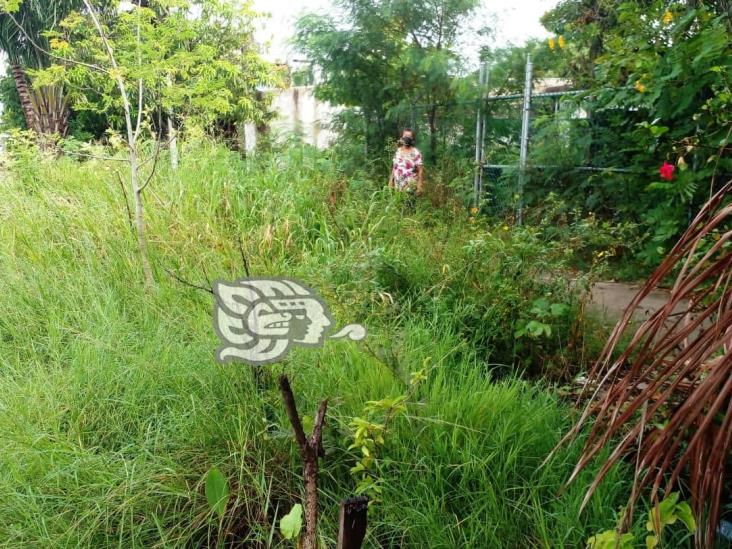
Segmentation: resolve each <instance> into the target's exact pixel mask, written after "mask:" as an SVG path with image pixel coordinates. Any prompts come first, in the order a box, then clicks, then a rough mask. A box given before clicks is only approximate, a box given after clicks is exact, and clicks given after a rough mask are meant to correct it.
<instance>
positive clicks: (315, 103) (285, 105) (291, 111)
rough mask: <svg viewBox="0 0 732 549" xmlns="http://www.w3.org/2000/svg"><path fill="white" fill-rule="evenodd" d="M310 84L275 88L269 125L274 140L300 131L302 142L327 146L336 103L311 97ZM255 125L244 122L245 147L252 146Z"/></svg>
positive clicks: (313, 95)
mask: <svg viewBox="0 0 732 549" xmlns="http://www.w3.org/2000/svg"><path fill="white" fill-rule="evenodd" d="M314 91H315V88H314V87H313V86H293V87H291V88H287V89H284V90H277V91H275V92H273V93H274V98H273V100H272V110H273V111H274V112H275V114H276V117H275V119H274V120H273V121H272V122H271V123H270V125H269V129H270V132H271V133H272V135H273V136H274V138H275V139H277V140H284V139H286V138H288V137H290V136H292V135H300V136H301V137H302V139H303V141H304V142H305V143H308V144H310V145H314V146H316V147H318V148H320V149H324V148H327V147H328V146H329V145H330V144H331V143H332V142H333V139H334V138H335V133H334V132H333V131H332V130H331V129H330V125H331V122H332V120H333V116H334V115H335V114H336V113H337V112H338V110H339V109H338V108H337V107H333V106H332V105H330V104H329V103H325V102H323V101H319V100H318V99H316V98H315V93H314ZM256 135H257V132H256V127H255V125H254V124H247V125H246V127H245V129H244V136H245V142H246V148H247V150H252V149H254V148H255V147H256Z"/></svg>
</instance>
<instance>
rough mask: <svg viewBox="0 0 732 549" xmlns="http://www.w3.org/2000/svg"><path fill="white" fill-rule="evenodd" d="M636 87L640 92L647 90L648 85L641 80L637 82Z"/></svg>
mask: <svg viewBox="0 0 732 549" xmlns="http://www.w3.org/2000/svg"><path fill="white" fill-rule="evenodd" d="M635 89H636V90H638V91H639V92H640V93H645V92H646V86H645V84H643V82H641V81H640V80H638V81H637V82H636V83H635Z"/></svg>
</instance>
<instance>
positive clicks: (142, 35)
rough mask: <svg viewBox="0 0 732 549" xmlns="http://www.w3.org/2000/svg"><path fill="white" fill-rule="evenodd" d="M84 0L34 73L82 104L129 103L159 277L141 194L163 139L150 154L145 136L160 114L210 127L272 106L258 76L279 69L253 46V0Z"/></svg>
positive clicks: (129, 132)
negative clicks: (241, 1)
mask: <svg viewBox="0 0 732 549" xmlns="http://www.w3.org/2000/svg"><path fill="white" fill-rule="evenodd" d="M83 4H84V9H83V10H82V11H80V12H72V13H70V14H69V15H68V17H66V18H65V19H64V20H63V21H62V22H61V23H60V24H59V25H58V30H54V31H51V32H47V33H46V36H47V37H48V39H49V46H50V47H51V50H52V52H53V57H54V59H55V61H56V62H55V63H53V64H51V65H50V66H48V67H46V68H44V69H42V70H37V71H34V72H33V76H34V78H35V81H36V84H37V85H58V84H72V87H73V90H74V92H73V93H72V94H70V97H71V99H72V100H73V101H74V103H75V105H77V108H80V109H83V108H86V109H90V110H93V111H95V112H99V113H117V112H122V113H123V116H122V118H123V128H124V141H125V145H126V150H127V160H128V165H129V187H130V191H131V195H132V199H133V201H134V211H135V216H134V217H135V219H134V222H135V230H136V234H137V241H138V246H139V250H140V258H141V264H142V270H143V273H144V278H145V282H146V284H147V285H148V286H151V285H152V283H153V272H152V265H151V262H150V258H149V254H148V244H147V240H146V237H145V216H144V213H143V201H142V195H143V192H144V190H145V188H146V187H147V185H148V184H149V183H150V181H151V180H152V177H153V174H154V170H155V162H156V160H157V158H158V152H159V150H160V147H161V143H160V141H159V140H157V144H156V147H155V152H154V154H153V156H152V157H148V158H144V150H145V149H144V147H142V145H141V144H142V141H143V140H144V138H145V136H147V135H149V136H153V131H152V129H153V127H154V125H155V119H156V114H157V113H161V112H164V113H167V115H168V116H171V115H172V113H176V114H177V116H179V117H180V119H181V120H182V121H184V123H186V124H190V125H198V126H204V127H205V126H207V125H210V124H212V123H213V122H214V121H215V120H216V118H217V117H219V116H225V115H231V114H234V115H236V116H238V117H240V119H246V118H247V117H248V118H251V119H256V117H257V116H261V114H260V113H261V111H262V110H263V108H264V106H263V105H262V104H261V102H257V101H256V100H255V97H254V95H255V89H256V86H257V85H261V84H271V83H273V82H274V81H275V78H274V73H273V71H272V70H271V67H270V65H269V64H267V63H266V62H265V61H263V60H262V59H261V57H260V56H259V55H258V52H257V50H256V48H255V46H254V43H253V40H252V23H251V21H252V19H253V17H254V14H253V12H252V11H251V9H250V8H249V6H248V5H246V6H243V7H237V6H236V5H235V4H233V3H227V2H220V1H218V0H202V1H199V2H195V3H190V4H189V3H187V2H184V1H175V2H168V1H165V0H161V1H150V2H148V6H146V7H143V6H142V2H139V3H138V4H137V5H132V6H130V9H129V10H127V11H122V12H120V11H118V10H116V9H109V8H108V7H107V6H106V5H105V4H103V3H94V2H93V1H92V0H83ZM194 8H195V9H194ZM169 137H171V138H174V137H175V134H173V135H171V136H169Z"/></svg>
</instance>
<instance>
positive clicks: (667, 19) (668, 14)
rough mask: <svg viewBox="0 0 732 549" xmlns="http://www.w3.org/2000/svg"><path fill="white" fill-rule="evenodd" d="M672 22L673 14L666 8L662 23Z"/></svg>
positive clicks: (668, 23)
mask: <svg viewBox="0 0 732 549" xmlns="http://www.w3.org/2000/svg"><path fill="white" fill-rule="evenodd" d="M673 22H674V14H673V13H671V10H666V13H664V14H663V24H664V25H666V26H668V25H670V24H671V23H673Z"/></svg>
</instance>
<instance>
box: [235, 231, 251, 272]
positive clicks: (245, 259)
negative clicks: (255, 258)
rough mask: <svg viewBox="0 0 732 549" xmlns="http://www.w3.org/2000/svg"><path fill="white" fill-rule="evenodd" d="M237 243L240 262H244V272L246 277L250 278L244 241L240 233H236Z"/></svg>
mask: <svg viewBox="0 0 732 549" xmlns="http://www.w3.org/2000/svg"><path fill="white" fill-rule="evenodd" d="M237 237H238V243H239V254H240V255H241V262H242V263H243V264H244V272H245V273H246V275H247V278H251V276H252V275H251V274H250V273H249V262H248V261H247V256H246V254H245V253H244V243H243V242H242V240H241V235H240V234H238V235H237Z"/></svg>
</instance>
